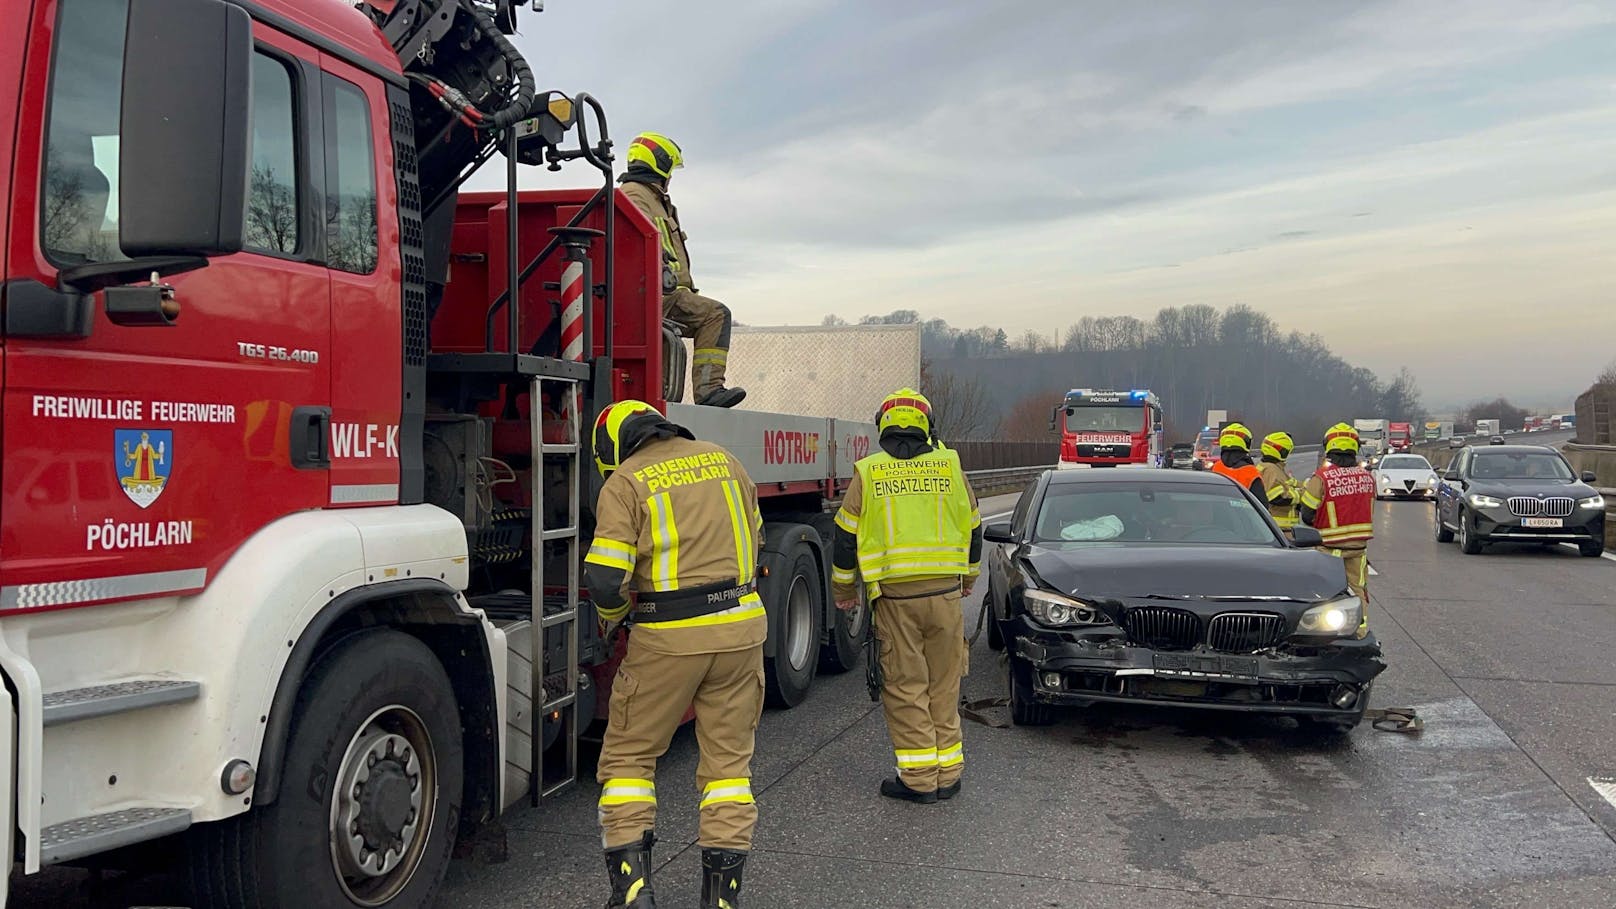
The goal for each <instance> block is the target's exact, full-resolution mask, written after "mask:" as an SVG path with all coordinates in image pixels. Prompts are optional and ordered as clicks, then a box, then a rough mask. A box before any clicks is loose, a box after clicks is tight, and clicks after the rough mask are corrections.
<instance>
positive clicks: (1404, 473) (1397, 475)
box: [1375, 467, 1432, 483]
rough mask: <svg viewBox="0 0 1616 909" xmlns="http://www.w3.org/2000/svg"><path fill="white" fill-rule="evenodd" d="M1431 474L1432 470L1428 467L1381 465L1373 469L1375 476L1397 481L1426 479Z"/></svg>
mask: <svg viewBox="0 0 1616 909" xmlns="http://www.w3.org/2000/svg"><path fill="white" fill-rule="evenodd" d="M1431 474H1432V471H1431V469H1430V468H1428V467H1425V468H1420V467H1382V468H1379V469H1377V470H1376V471H1375V475H1376V476H1383V477H1390V478H1391V479H1392V481H1393V482H1397V483H1401V482H1402V481H1404V480H1427V479H1430V477H1431Z"/></svg>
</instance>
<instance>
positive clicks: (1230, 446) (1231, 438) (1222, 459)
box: [1212, 423, 1268, 502]
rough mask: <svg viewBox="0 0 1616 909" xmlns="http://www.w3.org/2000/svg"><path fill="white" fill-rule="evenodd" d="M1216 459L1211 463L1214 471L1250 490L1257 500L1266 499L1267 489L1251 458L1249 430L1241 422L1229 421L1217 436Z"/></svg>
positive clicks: (1262, 500)
mask: <svg viewBox="0 0 1616 909" xmlns="http://www.w3.org/2000/svg"><path fill="white" fill-rule="evenodd" d="M1218 447H1219V448H1220V449H1221V450H1220V451H1219V453H1218V460H1217V462H1216V463H1214V464H1213V465H1212V471H1213V472H1214V473H1221V474H1223V475H1224V476H1226V477H1228V478H1229V479H1231V480H1233V481H1235V482H1236V483H1239V484H1240V485H1241V486H1244V487H1246V488H1247V489H1249V490H1251V493H1252V495H1255V496H1256V497H1257V501H1259V502H1266V501H1268V490H1267V487H1266V486H1265V485H1264V484H1263V480H1262V471H1261V470H1259V469H1258V468H1257V465H1256V463H1255V462H1254V461H1252V460H1251V430H1249V429H1247V428H1246V427H1245V425H1244V424H1242V423H1230V424H1229V425H1228V426H1225V427H1223V432H1222V434H1220V435H1219V436H1218Z"/></svg>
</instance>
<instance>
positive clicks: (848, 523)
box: [836, 507, 859, 533]
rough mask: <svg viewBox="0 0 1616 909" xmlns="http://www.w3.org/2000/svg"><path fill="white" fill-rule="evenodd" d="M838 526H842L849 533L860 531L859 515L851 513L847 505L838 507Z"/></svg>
mask: <svg viewBox="0 0 1616 909" xmlns="http://www.w3.org/2000/svg"><path fill="white" fill-rule="evenodd" d="M836 526H837V527H840V528H842V529H843V530H845V531H847V532H848V533H858V528H859V516H858V515H856V514H849V513H848V511H847V509H846V508H845V507H844V508H841V509H838V510H837V512H836Z"/></svg>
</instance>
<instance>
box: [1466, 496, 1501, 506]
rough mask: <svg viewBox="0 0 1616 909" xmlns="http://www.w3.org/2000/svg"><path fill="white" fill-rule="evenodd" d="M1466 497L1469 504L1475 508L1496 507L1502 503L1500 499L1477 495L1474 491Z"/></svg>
mask: <svg viewBox="0 0 1616 909" xmlns="http://www.w3.org/2000/svg"><path fill="white" fill-rule="evenodd" d="M1468 499H1469V501H1470V504H1471V505H1472V506H1474V507H1476V508H1497V507H1498V506H1500V505H1502V504H1504V503H1503V502H1502V501H1500V500H1498V499H1495V498H1493V497H1492V496H1483V495H1477V494H1475V493H1471V494H1470V495H1469V496H1468Z"/></svg>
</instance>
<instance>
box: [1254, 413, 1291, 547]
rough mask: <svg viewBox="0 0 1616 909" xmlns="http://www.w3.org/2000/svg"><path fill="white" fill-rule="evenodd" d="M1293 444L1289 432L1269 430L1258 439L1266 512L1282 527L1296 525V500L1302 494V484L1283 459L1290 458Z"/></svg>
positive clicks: (1286, 527) (1259, 469) (1287, 528)
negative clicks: (1260, 451)
mask: <svg viewBox="0 0 1616 909" xmlns="http://www.w3.org/2000/svg"><path fill="white" fill-rule="evenodd" d="M1295 448H1296V443H1295V442H1293V441H1292V440H1291V437H1290V434H1289V433H1284V432H1271V433H1269V434H1268V435H1266V436H1264V437H1263V440H1262V464H1260V465H1258V471H1259V476H1260V477H1261V478H1262V485H1263V494H1264V495H1266V496H1267V497H1268V513H1269V514H1270V515H1272V516H1273V518H1274V523H1275V524H1278V525H1279V526H1280V527H1282V528H1284V529H1285V530H1287V531H1288V530H1290V529H1291V528H1292V527H1295V526H1296V503H1297V500H1298V499H1300V498H1301V495H1302V484H1301V482H1300V481H1298V480H1297V479H1296V478H1295V477H1293V476H1291V471H1290V468H1289V467H1287V466H1286V465H1285V462H1286V461H1287V460H1289V459H1290V456H1291V452H1292V451H1293V450H1295Z"/></svg>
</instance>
